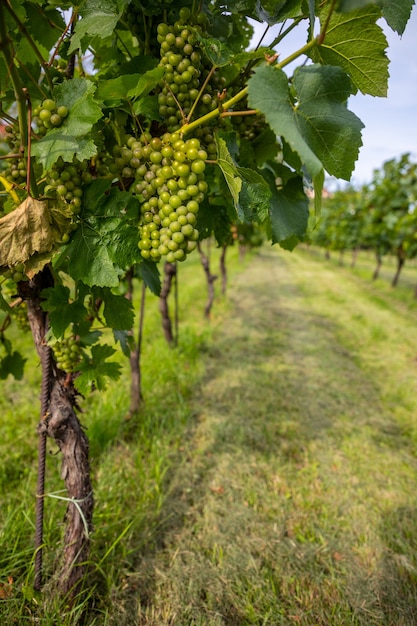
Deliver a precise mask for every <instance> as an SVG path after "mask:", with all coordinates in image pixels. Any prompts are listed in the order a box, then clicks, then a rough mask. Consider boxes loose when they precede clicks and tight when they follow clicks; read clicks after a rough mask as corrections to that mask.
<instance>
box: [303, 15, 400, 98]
mask: <svg viewBox="0 0 417 626" xmlns="http://www.w3.org/2000/svg"><path fill="white" fill-rule="evenodd" d="M327 13H328V6H327V5H326V9H325V10H324V12H321V13H320V14H319V15H320V21H321V23H324V22H325V21H326V19H327ZM380 16H381V11H380V9H379V8H378V7H376V6H375V5H372V6H366V7H365V8H364V9H361V10H357V11H354V12H351V13H333V15H332V16H331V18H330V22H329V25H328V28H327V31H326V36H325V39H324V42H323V43H322V44H321V45H320V46H315V47H314V48H312V50H311V51H310V56H311V58H312V59H313V61H315V62H317V63H321V64H327V65H337V66H339V67H341V68H342V69H343V70H344V71H345V72H346V73H347V74H349V76H350V77H351V79H352V83H353V84H354V85H355V87H356V88H357V89H359V90H360V91H361V92H362V93H364V94H370V95H371V96H386V95H387V89H388V76H389V74H388V63H389V61H388V58H387V55H386V54H385V49H386V48H387V45H388V43H387V39H386V37H385V35H384V32H383V30H382V29H381V27H380V26H378V24H376V20H377V19H378V18H379V17H380Z"/></svg>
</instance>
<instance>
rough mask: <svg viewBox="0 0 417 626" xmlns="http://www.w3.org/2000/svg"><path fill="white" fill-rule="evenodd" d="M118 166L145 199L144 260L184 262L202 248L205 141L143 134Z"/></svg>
mask: <svg viewBox="0 0 417 626" xmlns="http://www.w3.org/2000/svg"><path fill="white" fill-rule="evenodd" d="M117 154H118V156H117V157H116V159H115V165H117V166H118V167H119V171H120V174H121V176H122V177H124V178H134V182H133V183H132V184H131V186H130V191H131V192H132V193H134V194H136V195H137V196H138V197H139V199H140V201H141V216H140V223H139V230H140V241H139V248H140V250H141V255H142V257H143V258H144V259H151V260H153V261H159V260H160V258H161V257H162V256H164V257H166V260H167V261H169V262H170V263H174V262H175V261H183V260H184V259H185V258H186V255H187V254H188V253H189V252H191V251H192V250H193V249H194V248H195V247H196V242H197V241H198V237H199V233H198V230H197V229H196V228H195V224H196V221H197V212H198V209H199V205H200V203H201V202H202V201H203V199H204V194H205V193H206V191H207V183H206V182H205V180H204V170H205V167H206V165H205V160H206V159H207V152H206V150H204V149H202V148H201V144H200V141H199V139H197V138H191V139H186V140H183V139H181V137H180V135H179V133H173V134H171V133H165V134H164V135H163V136H162V137H153V138H152V137H151V135H150V134H149V133H143V134H142V135H141V137H140V138H139V139H138V140H136V139H135V138H133V137H131V138H129V140H128V142H127V145H126V146H125V147H123V148H120V147H119V149H118V150H117Z"/></svg>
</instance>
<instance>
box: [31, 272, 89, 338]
mask: <svg viewBox="0 0 417 626" xmlns="http://www.w3.org/2000/svg"><path fill="white" fill-rule="evenodd" d="M42 298H44V299H43V301H42V309H43V310H44V311H48V317H49V323H50V326H51V329H52V333H53V335H54V337H55V338H56V339H59V338H60V337H63V336H64V334H65V330H66V329H67V328H68V327H69V326H71V325H72V324H79V323H80V322H83V321H84V320H85V319H86V317H87V315H88V311H87V309H86V308H85V306H84V303H83V301H81V300H75V301H74V302H70V290H69V289H68V287H66V286H64V285H60V284H58V285H55V286H54V287H48V288H47V289H44V290H43V291H42Z"/></svg>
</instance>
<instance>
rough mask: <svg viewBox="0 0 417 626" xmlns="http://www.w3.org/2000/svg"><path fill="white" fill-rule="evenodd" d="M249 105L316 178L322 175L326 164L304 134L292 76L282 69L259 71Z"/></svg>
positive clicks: (250, 83)
mask: <svg viewBox="0 0 417 626" xmlns="http://www.w3.org/2000/svg"><path fill="white" fill-rule="evenodd" d="M248 91H249V98H248V100H249V106H250V107H252V108H254V109H259V110H260V111H261V112H262V113H263V114H264V115H265V118H266V120H267V122H268V123H269V125H270V127H271V128H272V130H273V131H274V132H275V133H276V135H278V136H283V137H285V139H286V141H287V142H288V144H289V145H290V147H291V148H292V150H294V151H295V152H297V153H298V154H299V156H300V158H301V160H302V162H303V163H304V164H305V166H306V168H307V170H308V172H309V173H310V175H311V176H312V177H315V176H317V175H318V174H320V172H321V170H322V164H321V162H320V161H319V159H318V158H317V156H316V155H315V154H314V152H313V151H312V149H311V148H310V146H309V145H308V143H307V141H306V139H305V137H304V136H303V134H302V133H301V131H300V128H299V126H298V120H297V111H296V109H295V108H294V107H293V105H292V102H291V98H290V94H289V89H288V77H287V75H286V74H285V73H284V72H283V71H282V70H280V69H278V68H273V67H271V66H270V65H264V66H262V67H259V68H258V69H256V70H255V72H254V74H253V76H252V77H251V78H250V80H249V81H248Z"/></svg>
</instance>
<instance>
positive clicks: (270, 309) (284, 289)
mask: <svg viewBox="0 0 417 626" xmlns="http://www.w3.org/2000/svg"><path fill="white" fill-rule="evenodd" d="M387 293H388V292H387ZM378 294H379V295H378ZM229 297H230V299H231V312H230V316H228V317H225V319H224V321H223V324H222V326H221V328H219V329H218V331H217V333H216V335H217V336H216V340H215V342H214V344H212V347H211V348H210V349H209V352H208V354H207V355H206V357H205V358H206V373H205V376H204V379H203V381H202V383H201V386H200V388H199V389H198V391H197V392H196V393H195V397H194V399H193V404H194V410H195V414H196V419H195V421H194V423H193V425H192V427H191V428H190V429H189V431H188V433H187V436H186V438H185V439H184V442H183V446H182V448H181V450H180V451H179V455H178V459H177V460H175V461H173V462H172V466H171V469H170V471H169V473H168V474H167V478H166V489H167V496H166V498H165V500H164V504H163V506H162V510H161V512H160V525H159V531H158V538H157V539H156V540H155V542H154V543H153V544H152V547H151V548H150V549H149V550H148V551H147V553H146V554H145V558H142V559H141V561H140V562H139V563H138V565H137V569H136V571H135V572H134V573H133V572H132V574H131V580H132V581H134V587H135V589H136V591H137V593H136V599H137V597H138V595H139V596H140V598H141V604H140V606H139V607H137V609H136V610H137V615H138V618H137V619H138V624H148V625H150V624H155V626H156V625H162V624H172V625H175V626H181V625H184V626H186V625H189V626H191V625H196V626H197V625H201V626H203V625H223V624H228V625H229V624H230V625H231V626H232V625H236V626H238V625H246V624H270V625H278V624H303V625H306V626H307V625H308V626H316V625H317V626H318V625H323V626H332V625H334V626H340V625H343V624H346V625H348V624H361V625H364V626H365V625H366V626H369V625H372V624H381V625H383V626H391V625H392V626H405V625H407V626H411V625H412V624H415V623H416V619H417V617H416V616H417V587H416V583H417V555H416V544H417V508H416V495H415V494H416V482H417V460H416V454H415V453H416V449H417V447H416V446H417V428H416V424H415V414H416V408H417V407H416V405H417V400H416V385H417V382H416V381H417V362H416V356H417V326H416V324H415V320H414V315H413V313H412V312H410V310H406V308H405V307H404V306H403V305H402V304H401V303H396V302H395V301H392V298H391V299H390V296H389V294H388V295H387V296H386V297H384V296H381V294H380V293H379V292H378V291H377V290H376V287H373V286H372V285H370V284H369V283H367V282H364V281H363V280H360V279H359V278H357V277H355V275H354V274H352V272H350V271H349V270H347V269H346V270H344V269H342V268H335V267H334V266H331V265H328V266H326V265H325V264H324V263H323V261H322V260H318V259H317V258H314V257H313V256H310V255H308V254H306V253H305V252H297V253H295V254H293V255H289V254H287V253H282V252H276V251H272V250H266V251H263V252H262V253H261V254H260V255H259V256H258V257H255V259H254V261H253V262H251V264H250V265H248V267H247V269H246V270H245V271H244V272H243V273H242V274H240V275H239V276H238V277H237V279H236V281H235V282H234V284H233V286H232V287H231V288H230V290H229ZM119 623H120V620H119ZM126 623H128V622H126Z"/></svg>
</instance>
